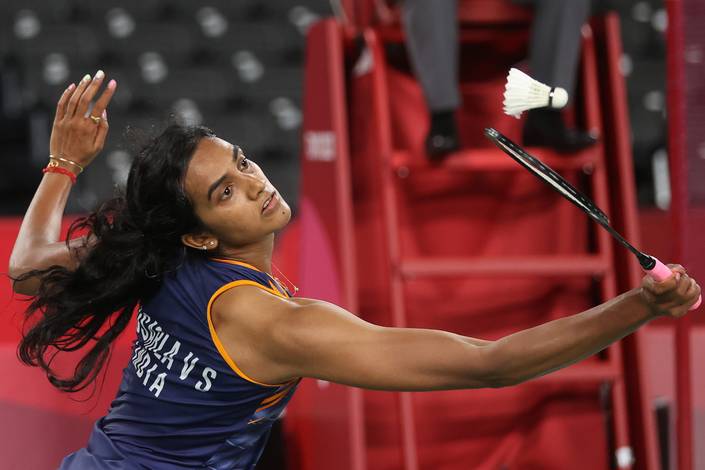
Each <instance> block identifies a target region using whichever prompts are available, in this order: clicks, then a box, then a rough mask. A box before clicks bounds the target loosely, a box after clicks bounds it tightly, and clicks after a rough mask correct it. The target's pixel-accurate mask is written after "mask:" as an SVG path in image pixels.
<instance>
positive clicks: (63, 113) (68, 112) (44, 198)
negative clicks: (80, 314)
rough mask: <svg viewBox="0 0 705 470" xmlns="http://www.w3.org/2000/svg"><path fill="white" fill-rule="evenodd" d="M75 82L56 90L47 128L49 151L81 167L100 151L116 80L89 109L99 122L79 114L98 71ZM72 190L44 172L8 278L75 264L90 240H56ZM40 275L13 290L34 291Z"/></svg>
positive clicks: (98, 82)
mask: <svg viewBox="0 0 705 470" xmlns="http://www.w3.org/2000/svg"><path fill="white" fill-rule="evenodd" d="M86 77H87V78H85V77H84V79H83V80H82V81H81V82H80V83H79V84H78V86H75V85H73V84H71V86H69V87H68V88H67V89H66V90H65V91H64V93H63V94H62V95H61V98H60V99H59V102H58V104H57V107H56V115H55V117H54V124H53V127H52V131H51V140H50V144H49V153H50V154H51V155H53V156H55V157H59V156H60V157H62V158H65V159H67V160H71V161H73V162H76V163H78V164H79V165H81V166H82V167H86V166H87V165H88V164H90V162H91V161H92V160H93V158H95V156H96V154H97V153H98V152H100V150H101V149H102V148H103V144H104V143H105V137H106V135H107V132H108V122H107V114H105V113H104V111H105V109H106V107H107V105H108V103H109V102H110V99H111V98H112V96H113V94H114V92H115V81H111V82H110V83H109V84H108V86H107V87H106V89H105V91H104V92H103V94H102V95H101V96H100V98H99V99H98V101H97V102H96V104H95V106H94V107H93V110H92V115H94V116H101V115H102V117H103V118H102V119H101V121H100V123H98V124H96V123H95V122H93V121H92V120H90V119H88V118H86V117H84V115H85V114H86V112H87V111H88V106H89V104H90V102H91V100H92V99H93V97H94V96H95V95H96V93H97V91H98V88H99V87H100V85H101V84H102V82H103V79H104V76H103V75H102V73H100V74H96V76H95V77H94V78H93V79H92V80H91V79H90V76H88V75H86ZM58 164H59V165H60V166H62V167H63V168H65V169H66V170H68V171H71V172H74V173H75V172H77V171H78V170H77V167H76V166H75V165H72V164H70V163H65V162H62V161H59V162H58ZM70 191H71V180H70V179H69V178H68V177H67V176H66V175H62V174H58V173H45V174H44V177H43V178H42V181H41V182H40V183H39V187H38V188H37V191H36V193H35V194H34V198H33V199H32V202H31V203H30V205H29V208H28V209H27V213H26V214H25V216H24V218H23V220H22V225H21V226H20V231H19V233H18V234H17V240H16V241H15V246H14V248H13V249H12V254H11V255H10V266H9V275H10V276H11V277H12V278H17V277H18V276H20V275H22V274H24V273H26V272H28V271H31V270H35V269H45V268H48V267H50V266H53V265H59V266H64V267H66V268H68V269H74V268H75V266H76V265H77V263H78V260H79V259H80V257H81V254H82V251H83V250H85V249H86V248H87V247H88V246H89V245H90V241H89V240H87V239H86V238H85V237H80V238H76V239H74V240H70V241H69V246H68V247H67V246H66V242H64V241H60V240H59V238H60V234H61V219H62V217H63V214H64V209H65V208H66V201H67V199H68V195H69V192H70ZM39 282H40V280H39V279H37V278H36V277H32V278H29V279H26V280H24V281H22V282H13V289H14V290H15V292H18V293H21V294H26V295H34V294H36V292H37V289H38V287H39Z"/></svg>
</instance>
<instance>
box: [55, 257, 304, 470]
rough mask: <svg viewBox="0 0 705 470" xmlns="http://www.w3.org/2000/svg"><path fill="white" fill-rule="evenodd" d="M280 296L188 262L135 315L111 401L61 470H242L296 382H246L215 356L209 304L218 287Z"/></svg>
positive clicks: (238, 268)
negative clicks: (127, 356) (251, 288)
mask: <svg viewBox="0 0 705 470" xmlns="http://www.w3.org/2000/svg"><path fill="white" fill-rule="evenodd" d="M242 285H253V286H257V287H259V288H262V289H264V290H266V291H268V292H270V293H272V294H274V295H277V296H280V297H288V296H289V293H288V292H287V291H286V290H285V289H284V288H282V287H281V285H279V283H278V282H276V281H275V280H274V279H273V278H272V277H271V276H269V275H268V274H266V273H264V272H261V271H258V270H257V269H256V268H254V267H253V266H250V265H248V264H245V263H240V262H237V261H231V260H221V259H207V260H206V259H201V258H198V257H190V258H189V259H188V260H186V261H184V263H183V264H182V265H181V267H179V268H178V269H177V270H176V271H174V272H172V273H170V274H168V275H167V276H166V277H165V279H164V282H163V284H162V286H161V288H160V290H159V291H158V292H157V293H156V294H155V295H154V296H153V297H152V298H151V299H149V300H148V301H147V302H145V303H144V305H142V306H141V307H140V309H139V312H138V315H137V339H136V340H135V343H134V346H133V354H132V358H131V360H130V362H129V364H128V366H127V368H125V370H124V371H123V379H122V383H121V385H120V389H119V391H118V394H117V397H116V398H115V400H114V401H113V402H112V404H111V406H110V411H109V412H108V414H107V415H106V416H105V417H103V418H101V419H100V420H98V421H97V422H96V424H95V426H94V428H93V432H92V434H91V437H90V439H89V441H88V445H87V446H86V448H84V449H81V450H79V451H77V452H75V453H73V454H71V455H69V456H68V457H66V458H65V459H64V460H63V462H62V465H61V467H60V468H61V469H108V468H109V469H131V470H134V469H141V468H144V469H150V470H158V469H182V468H208V469H219V470H220V469H228V470H232V469H238V470H239V469H252V468H254V466H255V464H256V463H257V460H258V459H259V457H260V455H261V454H262V450H263V449H264V445H265V443H266V441H267V438H268V436H269V431H270V429H271V426H272V423H273V421H274V420H276V419H277V418H278V417H279V416H280V414H281V413H282V412H283V410H284V407H285V406H286V404H287V403H288V401H289V400H290V398H291V396H292V394H293V393H294V390H295V389H296V386H297V385H298V383H299V380H298V379H296V380H292V381H290V382H287V383H283V384H265V383H261V382H257V381H256V380H254V379H252V378H250V377H248V376H247V375H246V374H245V373H244V372H243V371H241V370H240V368H239V367H238V365H237V363H236V362H235V360H234V359H235V358H231V357H230V356H229V355H228V353H227V352H226V351H225V349H224V348H223V345H222V344H221V342H220V340H219V339H218V335H217V334H216V331H215V329H214V327H213V323H212V321H211V306H212V304H213V302H214V301H215V299H216V298H217V297H218V296H219V295H221V294H222V293H223V292H225V291H227V290H228V289H232V288H234V287H237V286H242Z"/></svg>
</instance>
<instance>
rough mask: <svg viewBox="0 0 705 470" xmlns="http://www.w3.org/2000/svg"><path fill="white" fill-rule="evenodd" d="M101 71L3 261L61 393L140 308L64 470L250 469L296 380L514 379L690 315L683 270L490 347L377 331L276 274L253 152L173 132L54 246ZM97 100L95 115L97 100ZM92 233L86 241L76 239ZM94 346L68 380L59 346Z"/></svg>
mask: <svg viewBox="0 0 705 470" xmlns="http://www.w3.org/2000/svg"><path fill="white" fill-rule="evenodd" d="M104 80H105V77H104V74H103V73H102V72H98V73H97V74H96V75H95V76H94V77H93V78H91V77H89V76H87V77H86V78H85V79H84V80H82V81H81V82H80V83H79V84H78V85H77V86H73V85H72V86H70V87H69V88H67V89H66V91H65V92H64V93H63V96H62V97H61V98H60V99H59V102H58V106H57V110H56V118H55V121H54V125H53V130H52V135H51V142H50V149H49V150H50V162H49V165H48V166H47V168H46V169H45V170H44V171H45V174H44V176H43V179H42V181H41V183H40V184H39V187H38V189H37V192H36V194H35V196H34V199H33V200H32V202H31V204H30V206H29V209H28V210H27V213H26V216H25V218H24V220H23V222H22V226H21V228H20V231H19V234H18V237H17V241H16V243H15V247H14V249H13V252H12V256H11V259H10V275H11V277H13V279H15V281H14V289H15V291H17V292H20V293H23V294H27V295H30V296H32V298H31V304H30V305H29V307H28V310H27V322H28V323H27V325H26V328H25V332H24V336H23V339H22V341H21V343H20V345H19V356H20V358H21V360H22V361H24V362H25V363H27V364H29V365H33V366H38V367H41V368H42V369H43V370H44V372H45V373H46V374H47V376H48V379H49V381H50V382H51V383H52V384H53V385H54V386H55V387H57V388H59V389H61V390H64V391H69V392H70V391H77V390H80V389H82V388H84V387H85V386H86V385H88V384H90V383H91V382H92V381H94V380H95V378H96V375H97V374H98V371H99V370H100V369H101V367H102V366H103V365H104V362H105V360H106V358H107V355H108V352H109V348H110V345H111V343H112V342H113V341H114V340H115V338H116V337H117V336H118V335H119V334H120V333H121V332H122V331H123V330H124V329H125V327H126V325H128V322H129V320H130V318H131V316H132V315H133V311H134V310H137V313H136V315H137V340H136V342H135V344H134V350H133V355H132V358H131V360H130V361H129V363H128V364H127V367H126V368H125V370H124V376H123V379H122V383H121V386H120V389H119V392H118V394H117V397H116V398H115V400H114V401H113V402H112V405H111V407H110V411H109V412H108V414H107V415H106V416H104V417H103V418H101V419H100V420H98V421H97V422H96V424H95V427H94V429H93V432H92V434H91V436H90V439H89V441H88V444H87V446H86V447H85V448H83V449H80V450H78V451H77V452H74V453H72V454H71V455H69V456H67V457H66V458H65V459H64V460H63V462H62V464H61V468H63V469H87V468H91V469H108V468H110V469H135V468H149V469H162V468H169V469H177V468H209V469H252V468H254V466H255V464H256V462H257V460H258V458H259V456H260V454H261V452H262V449H263V447H264V445H265V442H266V440H267V437H268V433H269V430H270V427H271V424H272V421H273V420H274V419H276V418H277V417H278V416H279V415H280V414H281V412H282V410H283V408H284V406H285V405H286V403H287V402H288V401H289V399H290V398H291V396H292V394H293V393H294V391H295V389H296V387H297V385H298V383H299V380H300V379H301V378H302V377H314V378H317V379H324V380H328V381H333V382H337V383H341V384H345V385H350V386H356V387H363V388H368V389H377V390H416V391H422V390H450V389H463V388H477V387H503V386H508V385H513V384H518V383H520V382H523V381H526V380H529V379H531V378H534V377H538V376H540V375H543V374H547V373H549V372H551V371H555V370H557V369H560V368H562V367H565V366H567V365H569V364H572V363H574V362H577V361H579V360H581V359H584V358H586V357H588V356H589V355H591V354H594V353H596V352H598V351H600V350H601V349H603V348H605V347H607V346H608V345H609V344H610V343H612V342H614V341H616V340H619V339H620V338H622V337H624V336H625V335H628V334H629V333H631V332H633V331H634V330H636V329H637V328H638V327H639V326H641V325H643V324H645V323H647V322H648V321H650V320H652V319H654V318H656V317H659V316H672V317H678V316H681V315H685V314H686V313H687V312H688V308H689V307H690V306H691V305H692V304H693V303H694V302H695V301H696V300H697V298H698V295H699V294H700V287H699V286H698V285H697V283H696V282H695V281H694V280H693V279H691V278H690V277H689V276H688V274H687V273H686V271H685V270H684V269H683V268H682V267H681V266H677V265H673V266H671V269H672V270H673V272H674V275H673V276H671V277H670V278H668V279H667V280H665V281H663V282H661V283H656V282H655V281H654V280H652V279H651V278H650V277H648V276H647V277H645V278H644V279H643V281H642V284H641V286H640V287H639V288H636V289H633V290H631V291H629V292H626V293H623V294H621V295H619V296H618V297H616V298H614V299H612V300H609V301H608V302H606V303H604V304H602V305H598V306H597V307H594V308H592V309H590V310H587V311H585V312H582V313H578V314H576V315H573V316H570V317H567V318H561V319H558V320H555V321H551V322H549V323H545V324H543V325H540V326H537V327H535V328H531V329H528V330H524V331H520V332H517V333H515V334H512V335H510V336H507V337H504V338H502V339H500V340H497V341H484V340H480V339H475V338H469V337H464V336H460V335H457V334H453V333H449V332H445V331H437V330H427V329H412V328H408V329H406V328H405V329H399V328H387V327H383V326H377V325H373V324H370V323H367V322H365V321H363V320H361V319H360V318H358V317H356V316H355V315H354V314H352V313H350V312H347V311H346V310H344V309H342V308H340V307H338V306H336V305H332V304H330V303H327V302H323V301H317V300H313V299H303V298H294V297H291V295H290V293H289V292H288V291H287V290H286V288H284V286H282V285H281V284H280V283H279V282H278V281H277V280H276V278H274V277H273V276H272V274H271V269H270V267H271V258H272V249H273V243H274V234H275V233H276V232H277V231H279V230H281V229H283V228H284V227H285V226H286V224H287V223H288V222H289V218H290V216H291V213H290V209H289V206H288V205H287V203H286V201H285V200H284V199H283V198H282V196H281V194H279V193H278V192H277V190H276V188H274V187H273V186H272V184H271V183H270V182H269V181H268V180H267V177H266V176H265V175H264V173H262V170H261V169H260V168H259V167H258V166H257V164H256V163H254V162H253V161H251V160H249V159H248V158H247V156H246V153H245V151H243V149H241V148H239V147H237V146H236V145H233V144H231V143H228V142H225V141H223V140H221V139H219V138H218V137H217V136H215V135H214V134H213V133H212V132H211V131H210V130H208V129H206V128H204V127H180V126H176V125H172V126H170V127H168V128H167V129H166V130H165V131H163V133H162V134H161V135H159V136H158V137H156V138H154V139H153V140H151V141H150V142H149V143H148V144H147V145H146V146H145V147H144V148H143V149H142V150H141V152H139V153H138V154H137V155H136V157H135V159H134V161H133V163H132V166H131V168H130V172H129V176H128V180H127V187H126V190H125V193H124V195H122V196H119V197H116V198H114V199H112V200H110V201H109V202H107V203H105V204H103V205H102V206H101V207H100V208H99V209H98V210H97V211H95V212H93V213H91V214H90V215H89V216H88V217H87V218H84V219H80V220H79V223H78V224H74V226H73V227H72V228H73V229H74V230H70V232H69V236H68V237H67V241H66V242H63V241H59V233H60V221H61V218H62V215H63V211H64V208H65V204H66V199H67V197H68V194H69V191H70V190H71V185H72V182H73V181H75V179H76V177H80V175H79V173H80V172H81V170H82V169H83V168H85V167H86V166H88V165H89V164H90V163H91V161H92V160H93V159H94V157H95V156H96V155H97V154H98V153H99V151H100V150H101V148H102V146H103V143H104V141H105V137H106V134H107V132H108V122H107V114H106V113H105V112H104V111H105V109H106V107H107V105H108V103H109V102H110V99H111V97H112V95H113V93H114V92H115V89H116V83H115V82H114V81H112V80H111V81H110V82H109V83H108V84H107V86H106V87H105V90H104V91H103V92H102V93H101V94H100V95H98V90H99V89H100V87H101V86H102V83H103V82H104ZM96 96H98V98H97V100H96V101H95V105H94V106H93V107H91V106H90V103H91V102H92V101H93V99H94V97H96ZM75 229H84V230H86V232H85V233H86V234H85V235H84V236H82V237H73V235H74V234H75V233H76V232H75ZM79 349H80V350H81V353H83V352H84V351H86V352H85V354H83V355H82V356H81V359H80V362H79V363H78V365H77V367H76V368H75V370H74V373H73V375H71V376H62V375H61V374H59V373H58V372H57V371H55V369H54V368H52V363H51V357H52V356H53V355H54V353H56V352H57V351H77V350H79Z"/></svg>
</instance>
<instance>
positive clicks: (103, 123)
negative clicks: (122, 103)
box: [93, 93, 110, 153]
mask: <svg viewBox="0 0 705 470" xmlns="http://www.w3.org/2000/svg"><path fill="white" fill-rule="evenodd" d="M103 95H105V93H103ZM93 109H95V108H93ZM93 112H94V113H95V111H93ZM101 117H102V119H101V120H100V124H98V132H97V133H96V136H95V141H94V142H93V148H94V149H95V151H96V153H97V152H100V151H101V150H103V145H105V137H107V135H108V129H109V128H110V126H109V125H108V113H107V112H106V111H105V110H103V112H102V113H101Z"/></svg>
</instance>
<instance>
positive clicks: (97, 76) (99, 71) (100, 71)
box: [93, 70, 105, 80]
mask: <svg viewBox="0 0 705 470" xmlns="http://www.w3.org/2000/svg"><path fill="white" fill-rule="evenodd" d="M104 76H105V74H104V73H103V71H102V70H98V71H97V72H96V73H95V77H93V79H94V80H99V79H101V78H103V77H104Z"/></svg>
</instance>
